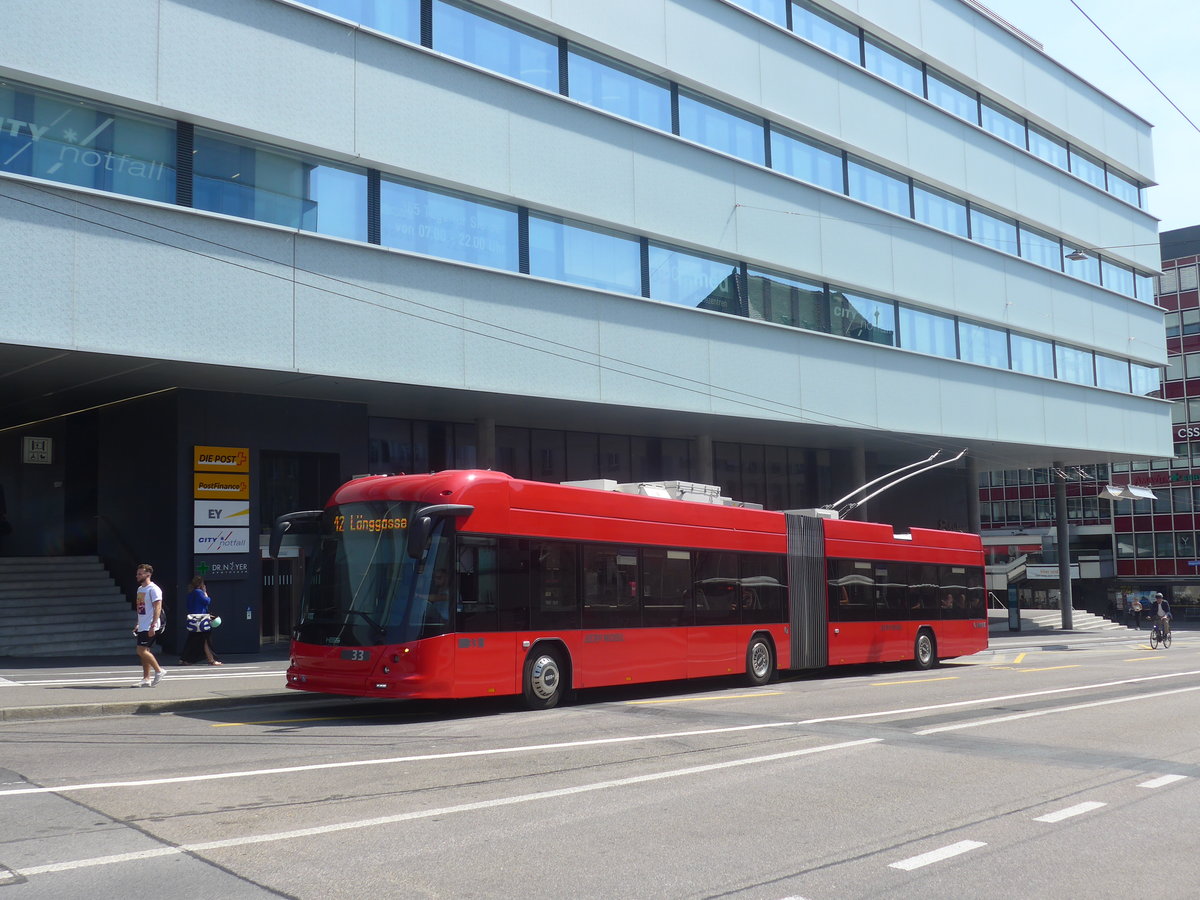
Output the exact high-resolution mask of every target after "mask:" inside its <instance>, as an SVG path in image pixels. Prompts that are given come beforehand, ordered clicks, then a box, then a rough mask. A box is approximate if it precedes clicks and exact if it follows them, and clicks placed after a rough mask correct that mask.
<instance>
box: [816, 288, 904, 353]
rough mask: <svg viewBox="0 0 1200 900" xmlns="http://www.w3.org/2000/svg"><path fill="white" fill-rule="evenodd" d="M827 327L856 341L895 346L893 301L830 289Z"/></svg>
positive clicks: (894, 306) (894, 307) (894, 309)
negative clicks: (828, 323) (828, 322)
mask: <svg viewBox="0 0 1200 900" xmlns="http://www.w3.org/2000/svg"><path fill="white" fill-rule="evenodd" d="M829 312H830V319H831V321H830V326H831V327H830V331H831V332H832V333H833V334H840V335H844V336H846V337H852V338H857V339H858V340H860V341H871V342H872V343H874V344H887V345H888V346H891V347H894V346H896V304H895V303H892V302H891V301H890V300H876V299H874V298H872V297H862V296H859V295H857V294H850V293H846V292H844V291H835V290H830V293H829Z"/></svg>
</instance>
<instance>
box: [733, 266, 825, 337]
mask: <svg viewBox="0 0 1200 900" xmlns="http://www.w3.org/2000/svg"><path fill="white" fill-rule="evenodd" d="M748 276H749V280H748V283H747V285H746V287H747V291H746V293H747V294H748V295H749V301H750V318H752V319H760V320H762V321H764V322H777V323H779V324H780V325H790V326H792V327H793V328H808V329H810V330H812V331H824V332H828V331H829V300H828V298H826V296H825V287H824V285H821V284H815V283H813V282H808V281H802V280H800V279H798V278H790V277H788V276H786V275H780V274H778V273H775V272H765V271H762V270H760V269H750V270H748Z"/></svg>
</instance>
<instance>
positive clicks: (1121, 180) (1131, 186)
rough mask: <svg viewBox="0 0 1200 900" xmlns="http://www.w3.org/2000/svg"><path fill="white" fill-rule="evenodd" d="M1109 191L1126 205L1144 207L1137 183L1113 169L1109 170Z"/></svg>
mask: <svg viewBox="0 0 1200 900" xmlns="http://www.w3.org/2000/svg"><path fill="white" fill-rule="evenodd" d="M1108 190H1109V192H1110V193H1111V194H1113V196H1116V197H1120V198H1121V199H1122V200H1124V201H1125V202H1126V203H1132V204H1133V205H1134V206H1141V205H1142V198H1141V193H1140V192H1139V191H1138V186H1137V182H1135V181H1134V180H1133V179H1132V178H1129V177H1128V176H1125V175H1122V174H1121V173H1120V172H1117V171H1115V170H1113V169H1111V168H1110V169H1109V170H1108Z"/></svg>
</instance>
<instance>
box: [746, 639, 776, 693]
mask: <svg viewBox="0 0 1200 900" xmlns="http://www.w3.org/2000/svg"><path fill="white" fill-rule="evenodd" d="M774 674H775V653H774V652H773V651H772V650H771V645H770V644H769V643H768V642H767V640H766V639H765V638H761V637H756V638H754V639H753V640H752V641H750V646H749V647H747V648H746V678H747V679H748V680H749V681H750V683H751V684H753V685H762V684H766V683H767V682H768V681H770V680H771V678H772V676H773V675H774Z"/></svg>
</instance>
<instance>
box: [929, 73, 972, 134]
mask: <svg viewBox="0 0 1200 900" xmlns="http://www.w3.org/2000/svg"><path fill="white" fill-rule="evenodd" d="M929 99H930V100H932V101H933V102H934V103H936V104H937V105H938V106H940V107H941V108H942V109H944V110H946V111H948V112H952V113H954V115H956V116H958V117H959V118H960V119H966V120H967V121H968V122H970V123H971V124H973V125H978V124H979V101H978V100H977V99H976V97H975V92H974V91H972V90H971V89H970V88H968V87H966V86H965V85H962V84H959V83H958V82H957V81H955V80H954V79H952V78H947V77H946V76H945V75H942V74H940V73H938V72H935V71H934V70H933V69H930V70H929Z"/></svg>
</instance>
